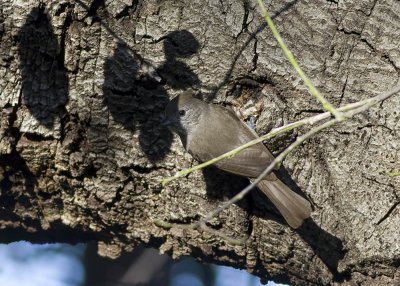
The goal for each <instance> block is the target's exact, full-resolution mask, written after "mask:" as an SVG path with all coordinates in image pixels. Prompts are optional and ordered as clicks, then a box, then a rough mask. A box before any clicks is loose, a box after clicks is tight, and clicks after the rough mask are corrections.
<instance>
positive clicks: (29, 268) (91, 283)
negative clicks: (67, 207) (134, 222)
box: [0, 241, 282, 286]
mask: <svg viewBox="0 0 400 286" xmlns="http://www.w3.org/2000/svg"><path fill="white" fill-rule="evenodd" d="M0 261H1V263H0V285H7V286H17V285H18V286H78V285H79V286H114V285H115V286H128V285H131V286H139V285H143V286H259V285H263V284H261V283H260V279H259V278H257V277H255V276H253V275H250V274H249V273H247V272H246V271H244V270H238V269H234V268H231V267H226V266H217V265H212V264H202V263H198V262H196V261H195V260H194V259H192V258H182V259H179V260H175V261H174V260H172V259H171V258H170V257H169V256H168V255H159V253H158V251H157V250H155V249H147V248H143V247H138V248H137V249H135V251H133V252H130V253H125V254H123V255H122V256H121V257H120V258H118V259H116V260H112V259H108V258H104V257H100V256H98V255H97V252H96V246H95V245H94V244H93V245H92V244H78V245H69V244H44V245H38V244H31V243H28V242H23V241H21V242H15V243H10V244H1V245H0ZM267 285H268V286H273V285H282V284H275V283H273V282H269V283H268V284H267Z"/></svg>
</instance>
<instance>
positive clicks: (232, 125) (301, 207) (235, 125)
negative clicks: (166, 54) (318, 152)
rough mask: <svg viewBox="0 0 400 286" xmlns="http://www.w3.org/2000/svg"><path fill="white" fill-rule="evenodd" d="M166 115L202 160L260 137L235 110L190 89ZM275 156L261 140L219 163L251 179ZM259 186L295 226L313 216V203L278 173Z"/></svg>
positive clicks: (176, 130)
mask: <svg viewBox="0 0 400 286" xmlns="http://www.w3.org/2000/svg"><path fill="white" fill-rule="evenodd" d="M165 116H166V119H165V124H166V125H167V126H168V127H169V128H170V129H172V131H174V132H176V133H177V134H178V135H179V136H180V138H181V141H182V144H183V146H184V147H185V149H186V151H188V152H189V153H190V154H191V155H192V156H193V157H194V158H196V159H197V160H198V161H201V162H205V161H208V160H210V159H212V158H215V157H217V156H219V155H222V154H224V153H226V152H228V151H230V150H232V149H234V148H236V147H239V146H240V145H243V144H245V143H247V142H249V141H251V140H253V139H255V138H258V135H257V134H256V133H255V132H254V131H253V130H251V129H250V128H249V127H247V125H246V124H245V123H243V122H242V121H240V119H239V118H238V117H237V116H236V114H235V113H234V112H233V111H232V110H229V109H226V108H224V107H221V106H218V105H213V104H207V103H205V102H203V101H201V100H199V99H197V98H194V97H193V96H192V94H191V93H190V92H188V91H186V92H184V93H182V94H181V95H179V96H176V97H175V98H173V99H172V100H171V101H170V102H169V103H168V105H167V107H166V110H165ZM273 159H274V157H273V155H272V154H271V152H270V151H269V150H268V149H267V147H265V146H264V145H263V144H262V143H259V144H257V145H254V146H252V147H250V148H248V149H245V150H243V151H241V152H240V153H239V154H237V155H236V156H234V157H232V158H228V159H224V160H222V161H219V162H218V163H216V166H217V167H218V168H219V169H222V170H224V171H227V172H230V173H234V174H237V175H240V176H245V177H248V178H250V180H251V179H252V178H253V179H254V178H256V177H257V176H258V175H260V174H261V173H262V172H263V171H264V170H265V169H266V168H267V167H268V165H269V164H270V163H271V161H272V160H273ZM258 187H259V189H260V190H261V191H262V192H263V193H264V194H265V195H266V196H267V197H268V198H269V199H270V200H271V201H272V203H273V204H274V205H275V206H276V207H277V208H278V210H279V211H280V213H281V214H282V215H283V217H284V218H285V220H286V221H287V223H288V224H289V225H290V226H291V227H293V228H298V227H299V226H300V225H301V224H302V223H303V220H304V219H306V218H308V217H309V216H310V213H311V206H310V203H309V202H308V201H307V200H306V199H304V198H303V197H301V196H300V195H298V194H296V193H295V192H293V191H292V190H291V189H289V187H288V186H286V185H285V184H284V183H283V182H282V181H280V180H279V179H278V178H277V177H276V175H275V174H274V173H270V174H269V175H268V176H267V177H266V178H265V179H264V180H263V181H261V182H260V183H259V184H258Z"/></svg>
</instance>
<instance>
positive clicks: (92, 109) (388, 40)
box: [0, 0, 400, 285]
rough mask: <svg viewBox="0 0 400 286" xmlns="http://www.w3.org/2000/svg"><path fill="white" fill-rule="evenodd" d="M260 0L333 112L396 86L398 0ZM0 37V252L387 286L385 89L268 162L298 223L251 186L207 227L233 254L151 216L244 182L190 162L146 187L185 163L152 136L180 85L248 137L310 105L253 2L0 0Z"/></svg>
mask: <svg viewBox="0 0 400 286" xmlns="http://www.w3.org/2000/svg"><path fill="white" fill-rule="evenodd" d="M268 5H269V10H270V12H271V15H272V16H273V19H274V21H275V22H276V24H277V26H278V28H279V30H280V32H281V33H282V36H283V37H284V39H285V40H286V42H287V44H288V46H289V47H290V49H291V50H292V51H293V53H294V54H295V55H296V56H297V57H298V59H299V61H300V62H301V65H302V67H303V68H304V70H305V71H306V73H307V74H308V75H309V76H310V78H312V80H313V82H314V83H315V84H316V85H317V87H318V88H319V89H320V90H321V92H322V93H323V94H324V95H325V96H326V97H327V98H328V100H330V101H331V102H332V103H333V104H335V105H336V106H339V105H343V104H345V103H349V102H354V101H358V100H361V99H365V98H368V97H371V96H373V95H376V94H378V93H380V92H383V91H385V90H388V89H389V88H390V87H392V86H394V85H395V84H396V83H397V82H398V78H399V71H400V50H399V47H400V16H399V15H400V2H399V1H395V0H385V1H376V0H366V1H361V2H359V1H296V0H292V1H277V0H274V1H272V2H268ZM0 39H1V42H0V108H1V117H0V120H1V121H0V124H1V126H0V180H1V196H0V205H1V208H0V225H1V229H2V231H1V233H2V235H1V241H2V242H9V241H15V240H19V239H25V240H30V241H34V242H56V241H62V242H69V243H74V242H80V241H89V240H96V241H98V243H99V252H100V253H102V254H103V255H105V256H109V257H116V256H118V255H119V254H120V252H121V251H122V250H131V249H133V248H134V247H135V246H137V245H139V244H142V245H146V246H149V247H154V248H158V249H159V250H160V252H163V253H168V254H170V255H172V256H173V257H179V256H182V255H190V256H193V257H196V258H198V259H199V260H202V261H207V262H213V263H219V264H224V265H231V266H233V267H238V268H244V269H246V270H247V271H249V272H250V273H254V274H256V275H258V276H260V277H262V278H264V279H273V280H275V281H278V282H286V283H292V284H296V285H314V284H315V285H328V284H341V283H343V284H346V285H353V284H357V285H398V284H397V283H398V281H399V280H400V271H399V265H400V256H399V253H400V242H399V237H400V227H399V220H400V215H399V213H400V212H399V195H400V187H399V182H400V179H399V178H390V177H387V176H385V175H384V173H385V172H388V171H393V170H398V169H399V168H400V164H399V160H400V151H399V150H400V143H399V142H400V112H399V106H400V96H394V97H392V98H391V99H390V100H388V101H386V102H384V103H383V104H381V106H380V107H376V108H373V109H371V110H370V111H368V112H366V113H364V114H363V115H360V116H357V117H356V118H355V119H354V120H352V121H351V122H346V123H345V124H342V125H340V126H336V127H335V128H332V129H330V130H328V131H326V132H323V133H321V134H319V135H318V136H316V137H314V138H312V139H311V140H310V141H308V142H307V143H306V144H304V145H303V146H302V147H301V148H300V149H298V150H297V151H296V152H294V153H293V154H291V155H290V156H289V157H288V158H287V159H286V160H285V162H284V167H285V169H284V170H281V171H280V174H281V176H282V177H283V179H284V180H285V181H286V182H287V183H289V184H291V186H292V187H293V188H294V189H296V190H298V191H299V192H300V193H302V194H304V195H306V196H307V197H308V198H309V199H310V201H311V202H312V203H313V206H314V211H313V213H312V218H311V219H310V220H308V221H307V222H306V223H305V224H304V225H303V227H301V228H300V229H299V230H296V231H294V230H292V229H290V228H289V227H288V226H287V225H286V224H285V223H284V221H283V220H282V218H281V217H280V215H279V214H278V213H277V212H276V210H275V209H274V208H273V206H272V205H271V204H270V203H269V202H268V200H267V199H265V198H264V197H263V196H262V195H260V194H259V193H257V192H253V193H252V194H251V195H250V196H248V197H247V198H246V199H245V200H243V201H242V202H241V203H240V204H238V205H233V206H231V207H230V208H229V209H228V210H227V211H225V212H223V213H221V214H220V215H219V216H218V217H217V218H216V219H215V220H213V221H212V222H211V225H212V227H214V228H217V229H219V230H220V231H222V232H224V233H225V234H227V235H229V236H231V237H236V238H241V237H243V236H246V235H248V236H249V239H248V241H247V243H246V245H236V246H233V245H230V244H229V243H228V242H227V241H225V240H224V239H222V238H220V237H215V236H213V235H211V234H209V233H204V232H200V231H195V230H186V229H181V228H172V229H170V230H166V229H162V228H160V227H157V226H156V225H155V224H154V221H155V220H157V219H160V220H165V221H170V222H177V223H189V222H194V221H196V220H197V219H198V218H199V217H201V216H203V215H204V214H206V213H208V212H209V211H210V210H212V209H213V208H215V207H216V206H218V205H219V204H221V202H222V201H223V200H225V199H227V198H229V197H231V196H232V195H233V194H234V193H235V192H237V191H238V190H240V189H241V187H243V186H245V185H246V183H247V182H246V180H244V179H242V178H238V177H235V176H232V175H228V174H225V173H222V172H219V171H216V170H215V169H208V170H205V171H204V172H203V173H202V172H198V173H194V174H191V175H190V176H188V177H187V178H184V179H182V180H179V181H177V182H175V183H173V184H171V185H169V186H167V187H165V188H163V189H161V188H160V187H159V185H158V182H159V180H160V179H161V178H163V177H166V176H169V175H172V174H174V172H175V171H177V170H178V169H182V168H185V167H188V166H190V165H191V164H193V160H192V158H191V157H190V155H188V154H185V152H184V150H183V149H182V147H181V145H180V142H178V140H176V138H175V137H174V136H173V135H172V134H171V133H170V132H169V131H168V130H165V129H164V128H163V127H160V126H159V120H160V116H161V114H162V111H163V108H164V106H165V103H166V102H167V100H168V98H169V97H171V96H173V95H176V94H178V93H179V92H180V91H181V90H183V89H186V88H189V87H191V88H194V89H195V90H198V91H201V92H202V94H203V97H204V99H205V100H208V101H213V102H214V103H218V104H225V105H230V106H233V107H236V108H237V109H239V110H240V111H241V112H242V115H243V118H244V120H247V121H254V122H256V130H257V132H258V133H259V134H263V133H266V132H268V130H270V129H271V128H273V127H277V126H280V125H283V124H285V123H288V122H292V121H295V120H298V119H300V118H303V117H305V116H309V115H313V114H315V113H318V112H321V111H322V110H321V106H320V104H319V103H317V102H316V101H315V100H314V99H313V98H311V96H310V95H309V94H308V92H307V90H306V89H305V88H304V86H303V85H302V83H301V82H300V80H299V78H298V76H297V75H296V74H295V73H294V72H293V70H292V68H291V67H290V65H289V64H288V62H287V61H286V60H285V59H284V58H283V55H282V52H281V50H280V49H279V47H278V45H277V43H276V42H275V40H274V39H273V37H272V35H271V33H270V32H269V31H268V29H267V28H266V27H265V25H264V24H263V21H262V19H261V17H260V16H259V13H258V10H257V7H256V2H253V1H251V0H242V1H239V0H228V1H216V0H211V1H199V0H196V1H183V0H181V1H178V0H176V1H175V0H173V1H158V0H149V1H135V0H131V1H128V0H117V1H115V0H113V1H111V0H93V1H90V0H71V1H64V0H61V1H39V0H29V1H11V0H2V1H1V4H0ZM210 128H212V126H210ZM301 132H302V130H297V131H296V132H292V133H291V134H287V135H285V136H281V137H279V138H277V139H275V140H272V141H271V142H268V143H267V145H268V146H269V147H270V149H271V150H272V151H273V152H279V151H281V150H283V148H285V146H287V145H288V144H289V143H290V142H291V141H292V140H294V139H295V138H296V136H298V134H300V133H301Z"/></svg>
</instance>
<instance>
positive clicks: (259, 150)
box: [188, 106, 275, 179]
mask: <svg viewBox="0 0 400 286" xmlns="http://www.w3.org/2000/svg"><path fill="white" fill-rule="evenodd" d="M210 107H211V108H212V109H213V108H216V109H217V110H214V112H213V111H212V110H211V112H209V113H208V114H206V115H205V116H208V120H207V122H208V124H209V126H198V129H197V130H207V132H199V133H196V134H194V136H193V137H192V138H191V140H194V141H201V142H198V143H200V144H193V148H190V146H189V148H188V151H189V152H190V153H191V154H193V155H194V156H195V157H196V158H197V159H198V160H200V161H203V162H204V161H207V160H210V159H212V158H214V157H217V156H219V155H222V154H224V153H226V152H228V151H230V150H232V149H234V148H236V147H239V146H241V145H243V144H245V143H247V142H249V141H251V140H253V139H255V138H257V137H258V136H257V134H256V133H255V132H254V131H253V130H251V129H250V128H249V127H248V126H247V125H246V124H245V123H243V122H242V121H241V120H240V119H239V118H238V117H237V116H236V115H235V114H234V112H233V111H230V110H227V109H225V108H223V107H219V106H210ZM203 122H205V121H203ZM222 122H223V124H221V123H222ZM210 129H211V130H210ZM195 145H197V146H202V147H201V149H200V148H196V146H195ZM203 150H207V152H205V151H203ZM273 159H274V157H273V156H272V154H271V153H270V152H269V150H268V149H267V148H266V147H265V146H264V145H263V144H262V143H259V144H257V145H254V146H252V147H250V148H248V149H245V150H242V151H241V152H240V153H238V154H237V155H236V156H234V157H232V158H228V159H224V160H222V161H219V162H218V163H217V164H216V166H217V167H218V168H220V169H222V170H224V171H227V172H231V173H234V174H237V175H241V176H246V177H250V178H254V177H257V176H258V175H259V174H260V173H261V172H262V171H264V169H265V168H267V167H268V165H269V164H270V162H271V161H272V160H273ZM273 177H275V176H271V178H270V179H273Z"/></svg>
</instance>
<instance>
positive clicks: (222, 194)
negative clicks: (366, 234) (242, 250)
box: [203, 167, 345, 281]
mask: <svg viewBox="0 0 400 286" xmlns="http://www.w3.org/2000/svg"><path fill="white" fill-rule="evenodd" d="M203 175H204V179H205V182H206V186H207V195H208V196H210V197H211V198H214V199H217V200H221V204H222V203H223V202H222V201H223V200H224V198H225V199H227V198H231V197H232V196H234V195H235V194H237V193H238V192H240V191H241V190H242V189H243V188H244V187H246V186H247V185H248V184H249V181H248V179H246V178H243V177H240V176H237V175H233V174H229V173H226V172H224V171H221V170H219V169H217V168H216V167H209V168H206V169H204V170H203ZM277 175H278V177H279V178H280V179H281V180H282V181H283V182H285V184H286V185H288V186H289V187H290V189H292V190H293V191H294V192H296V193H298V194H300V195H302V196H303V197H304V195H303V193H302V192H301V190H300V188H299V187H298V186H297V184H296V183H295V182H294V181H293V180H292V179H291V178H290V175H289V174H288V173H287V171H286V170H285V169H284V168H281V169H280V170H278V171H277ZM237 205H238V206H239V207H240V208H242V209H244V210H245V211H247V212H248V213H251V214H254V215H255V216H257V217H260V218H262V219H265V220H273V221H275V222H278V223H280V224H283V225H286V226H287V224H286V222H285V220H284V219H283V218H282V216H281V215H280V214H279V212H278V210H277V209H276V208H275V206H274V205H273V204H272V203H271V202H270V201H269V200H268V198H267V197H266V196H265V195H264V194H263V193H262V192H261V191H259V190H258V189H255V190H254V191H253V192H252V193H251V194H248V195H247V196H246V197H245V198H243V199H242V200H240V201H239V202H238V203H237ZM287 227H289V226H287ZM296 232H297V233H298V235H300V237H301V238H302V239H303V240H304V241H305V242H306V243H307V244H308V245H310V247H311V248H312V249H313V250H314V252H315V255H317V256H318V257H319V258H320V259H321V260H322V262H323V263H324V264H325V265H326V266H327V267H328V268H329V270H330V271H331V272H332V274H333V275H334V276H335V277H336V280H338V281H340V280H343V279H342V278H341V277H342V276H343V275H342V274H340V273H338V271H337V267H338V263H339V261H340V260H342V259H343V257H344V255H345V251H344V250H343V245H342V241H341V240H340V239H339V238H337V237H335V236H333V235H332V234H330V233H328V232H326V231H325V230H323V229H322V228H321V227H319V226H318V225H317V224H316V223H315V222H314V221H313V220H312V219H310V218H309V219H307V220H305V222H304V224H303V225H302V226H301V227H300V228H298V229H297V230H296Z"/></svg>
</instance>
